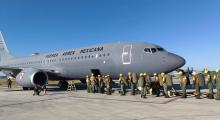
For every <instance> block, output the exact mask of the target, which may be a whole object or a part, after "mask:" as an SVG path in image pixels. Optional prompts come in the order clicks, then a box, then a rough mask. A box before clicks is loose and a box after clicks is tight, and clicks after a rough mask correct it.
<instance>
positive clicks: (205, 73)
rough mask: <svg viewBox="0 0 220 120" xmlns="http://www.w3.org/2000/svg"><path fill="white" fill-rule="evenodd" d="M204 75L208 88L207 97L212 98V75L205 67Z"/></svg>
mask: <svg viewBox="0 0 220 120" xmlns="http://www.w3.org/2000/svg"><path fill="white" fill-rule="evenodd" d="M204 75H205V81H206V83H207V86H208V89H209V93H208V94H207V98H208V99H214V95H213V87H214V86H213V82H212V77H211V75H210V72H209V71H208V70H207V69H205V70H204Z"/></svg>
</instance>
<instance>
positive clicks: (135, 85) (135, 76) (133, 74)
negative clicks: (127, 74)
mask: <svg viewBox="0 0 220 120" xmlns="http://www.w3.org/2000/svg"><path fill="white" fill-rule="evenodd" d="M132 80H133V83H134V94H136V92H137V91H138V89H137V86H138V85H137V84H138V77H137V74H136V73H132Z"/></svg>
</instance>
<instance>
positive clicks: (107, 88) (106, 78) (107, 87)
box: [105, 75, 111, 95]
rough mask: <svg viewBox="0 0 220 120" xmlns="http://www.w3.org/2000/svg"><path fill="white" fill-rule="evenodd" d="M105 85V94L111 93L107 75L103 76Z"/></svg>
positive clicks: (109, 79) (109, 80)
mask: <svg viewBox="0 0 220 120" xmlns="http://www.w3.org/2000/svg"><path fill="white" fill-rule="evenodd" d="M105 87H106V94H107V95H111V78H110V76H109V75H106V76H105Z"/></svg>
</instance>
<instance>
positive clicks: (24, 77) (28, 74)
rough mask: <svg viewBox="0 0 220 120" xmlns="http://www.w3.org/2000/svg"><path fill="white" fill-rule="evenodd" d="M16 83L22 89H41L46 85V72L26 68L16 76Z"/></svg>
mask: <svg viewBox="0 0 220 120" xmlns="http://www.w3.org/2000/svg"><path fill="white" fill-rule="evenodd" d="M16 81H17V83H18V84H19V85H21V86H22V87H29V88H31V87H34V86H38V87H41V86H43V85H46V84H47V82H48V75H47V73H46V72H44V71H41V70H38V69H34V68H26V69H24V70H23V71H21V72H20V73H19V74H18V75H17V77H16Z"/></svg>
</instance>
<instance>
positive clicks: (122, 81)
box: [119, 74, 127, 96]
mask: <svg viewBox="0 0 220 120" xmlns="http://www.w3.org/2000/svg"><path fill="white" fill-rule="evenodd" d="M119 84H120V86H121V91H120V93H121V96H122V95H125V94H126V85H127V81H126V80H125V78H124V76H123V74H120V75H119Z"/></svg>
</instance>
